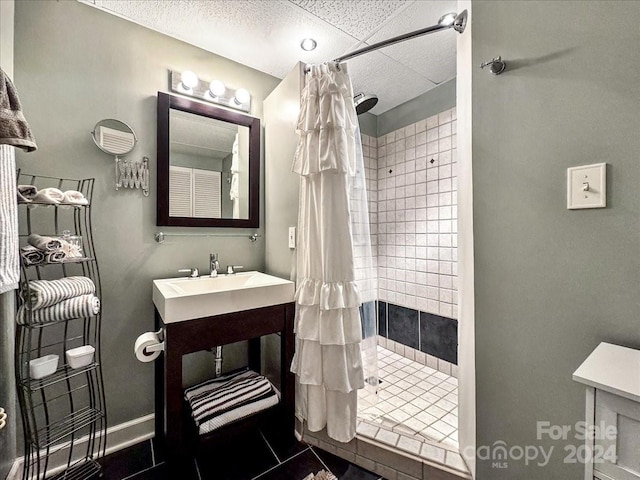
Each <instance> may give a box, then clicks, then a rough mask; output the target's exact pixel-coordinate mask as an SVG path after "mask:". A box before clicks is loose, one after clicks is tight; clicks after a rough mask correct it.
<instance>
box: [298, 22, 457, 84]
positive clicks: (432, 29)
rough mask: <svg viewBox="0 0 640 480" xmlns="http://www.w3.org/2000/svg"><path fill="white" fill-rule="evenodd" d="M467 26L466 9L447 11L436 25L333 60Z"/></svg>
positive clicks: (342, 59) (307, 68)
mask: <svg viewBox="0 0 640 480" xmlns="http://www.w3.org/2000/svg"><path fill="white" fill-rule="evenodd" d="M466 26H467V11H466V10H463V11H462V12H460V13H459V14H455V13H447V14H446V15H443V16H442V17H440V20H438V24H437V25H432V26H430V27H426V28H422V29H420V30H415V31H413V32H409V33H404V34H402V35H398V36H397V37H392V38H389V39H387V40H383V41H381V42H378V43H374V44H372V45H367V46H366V47H363V48H359V49H358V50H354V51H353V52H351V53H347V54H345V55H342V56H341V57H338V58H335V59H334V60H333V61H334V62H336V63H338V64H340V63H341V62H344V61H346V60H350V59H352V58H355V57H358V56H360V55H363V54H365V53H369V52H372V51H374V50H379V49H380V48H384V47H388V46H389V45H393V44H395V43H400V42H404V41H405V40H411V39H412V38H416V37H420V36H422V35H427V34H429V33H435V32H439V31H441V30H448V29H450V28H453V29H454V30H455V31H456V32H458V33H462V32H464V29H465V27H466ZM310 70H311V67H310V66H309V65H307V66H306V67H305V68H304V71H305V73H307V72H309V71H310Z"/></svg>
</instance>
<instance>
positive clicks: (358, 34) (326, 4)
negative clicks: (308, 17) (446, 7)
mask: <svg viewBox="0 0 640 480" xmlns="http://www.w3.org/2000/svg"><path fill="white" fill-rule="evenodd" d="M290 1H291V3H294V4H295V5H298V6H299V7H301V8H303V9H304V10H306V11H308V12H309V13H311V14H313V15H315V16H317V17H318V18H321V19H323V20H324V21H326V22H327V23H329V24H331V25H333V26H334V27H336V28H338V29H340V30H342V31H343V32H345V33H348V34H349V35H351V36H353V37H354V38H357V39H358V40H366V38H367V37H369V36H370V35H371V34H372V33H373V32H375V31H377V30H378V29H379V28H380V25H383V24H384V23H385V22H387V21H388V20H389V19H390V18H393V17H394V16H395V15H396V14H397V13H399V12H401V11H402V10H404V9H405V8H406V7H407V6H408V5H409V4H410V3H411V2H407V1H406V0H290ZM341 53H342V52H341Z"/></svg>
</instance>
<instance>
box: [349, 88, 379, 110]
mask: <svg viewBox="0 0 640 480" xmlns="http://www.w3.org/2000/svg"><path fill="white" fill-rule="evenodd" d="M376 103H378V96H377V95H374V94H365V93H362V92H360V93H358V94H357V95H356V96H355V97H353V104H354V105H355V107H356V113H357V114H358V115H360V114H363V113H365V112H368V111H369V110H371V109H372V108H373V107H375V106H376Z"/></svg>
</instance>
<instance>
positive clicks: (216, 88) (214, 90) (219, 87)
mask: <svg viewBox="0 0 640 480" xmlns="http://www.w3.org/2000/svg"><path fill="white" fill-rule="evenodd" d="M226 90H227V87H225V86H224V83H222V82H221V81H220V80H214V81H212V82H211V83H210V84H209V95H211V96H212V97H213V98H217V97H220V96H222V95H224V92H225V91H226Z"/></svg>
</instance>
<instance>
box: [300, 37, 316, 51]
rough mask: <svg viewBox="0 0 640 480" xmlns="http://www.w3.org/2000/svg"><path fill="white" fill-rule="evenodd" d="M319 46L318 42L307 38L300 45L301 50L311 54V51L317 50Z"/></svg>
mask: <svg viewBox="0 0 640 480" xmlns="http://www.w3.org/2000/svg"><path fill="white" fill-rule="evenodd" d="M317 46H318V42H316V41H315V40H314V39H313V38H305V39H303V40H302V42H301V43H300V48H302V50H304V51H305V52H310V51H311V50H315V49H316V47H317Z"/></svg>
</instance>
